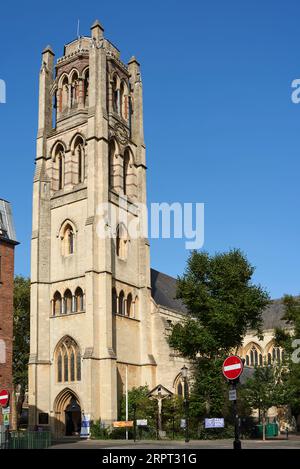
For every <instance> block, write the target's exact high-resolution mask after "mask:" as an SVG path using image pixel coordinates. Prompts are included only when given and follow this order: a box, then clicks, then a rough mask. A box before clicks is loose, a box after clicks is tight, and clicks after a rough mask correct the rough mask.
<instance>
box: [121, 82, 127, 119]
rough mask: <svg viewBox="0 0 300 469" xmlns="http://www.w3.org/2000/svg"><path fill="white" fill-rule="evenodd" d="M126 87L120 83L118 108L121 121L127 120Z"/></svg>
mask: <svg viewBox="0 0 300 469" xmlns="http://www.w3.org/2000/svg"><path fill="white" fill-rule="evenodd" d="M127 98H128V97H127V86H126V85H125V83H124V81H122V83H121V86H120V108H121V116H122V117H123V119H125V120H127V119H128V106H127V102H128V99H127Z"/></svg>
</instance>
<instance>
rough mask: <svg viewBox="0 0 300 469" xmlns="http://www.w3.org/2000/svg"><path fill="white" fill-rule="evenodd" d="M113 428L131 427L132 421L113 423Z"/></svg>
mask: <svg viewBox="0 0 300 469" xmlns="http://www.w3.org/2000/svg"><path fill="white" fill-rule="evenodd" d="M113 427H114V428H125V427H133V420H128V421H126V420H122V421H119V422H113Z"/></svg>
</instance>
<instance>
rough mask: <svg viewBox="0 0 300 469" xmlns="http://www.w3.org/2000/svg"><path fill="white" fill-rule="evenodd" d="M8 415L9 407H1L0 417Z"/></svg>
mask: <svg viewBox="0 0 300 469" xmlns="http://www.w3.org/2000/svg"><path fill="white" fill-rule="evenodd" d="M5 414H10V407H9V406H8V407H2V415H5Z"/></svg>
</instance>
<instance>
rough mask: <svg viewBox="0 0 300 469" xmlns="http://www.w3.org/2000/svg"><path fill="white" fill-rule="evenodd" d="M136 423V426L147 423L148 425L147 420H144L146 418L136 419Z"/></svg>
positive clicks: (143, 425) (142, 425)
mask: <svg viewBox="0 0 300 469" xmlns="http://www.w3.org/2000/svg"><path fill="white" fill-rule="evenodd" d="M136 425H137V426H138V427H147V425H148V420H146V419H140V420H137V421H136Z"/></svg>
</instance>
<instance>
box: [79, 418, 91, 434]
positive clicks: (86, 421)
mask: <svg viewBox="0 0 300 469" xmlns="http://www.w3.org/2000/svg"><path fill="white" fill-rule="evenodd" d="M90 425H91V417H90V415H89V414H83V416H82V420H81V431H80V437H81V438H89V436H90Z"/></svg>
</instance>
